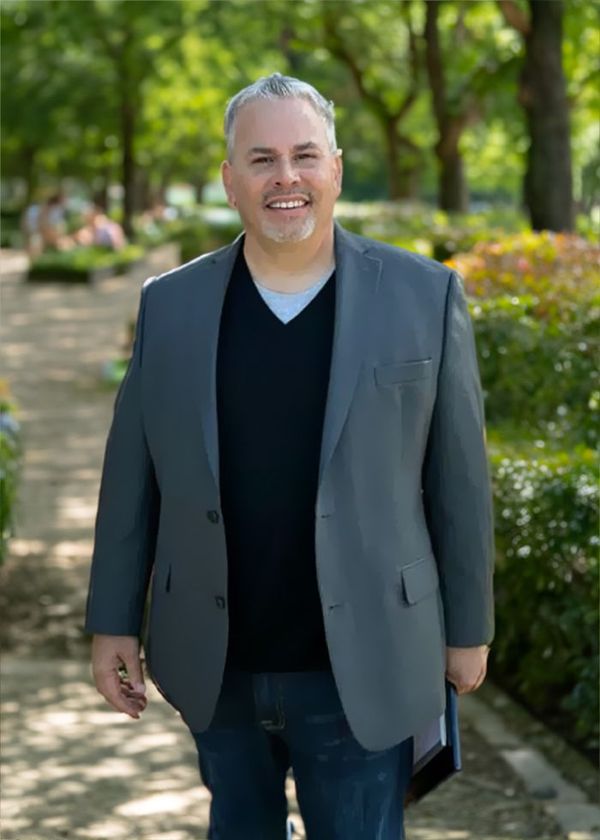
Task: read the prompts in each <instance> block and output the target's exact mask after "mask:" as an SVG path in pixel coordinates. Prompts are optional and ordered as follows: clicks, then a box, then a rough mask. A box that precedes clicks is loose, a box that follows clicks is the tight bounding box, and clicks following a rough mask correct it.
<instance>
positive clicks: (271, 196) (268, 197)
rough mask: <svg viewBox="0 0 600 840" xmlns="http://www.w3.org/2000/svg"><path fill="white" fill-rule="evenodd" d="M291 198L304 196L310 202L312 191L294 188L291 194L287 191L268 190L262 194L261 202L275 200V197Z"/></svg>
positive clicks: (266, 202)
mask: <svg viewBox="0 0 600 840" xmlns="http://www.w3.org/2000/svg"><path fill="white" fill-rule="evenodd" d="M291 198H305V199H306V200H307V201H310V202H312V200H313V197H312V193H310V192H306V191H305V190H296V191H295V192H293V193H291V194H290V193H288V192H270V193H266V194H265V195H264V196H263V204H268V203H269V202H270V201H276V200H277V199H282V200H286V199H291Z"/></svg>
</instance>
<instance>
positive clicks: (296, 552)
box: [217, 249, 335, 672]
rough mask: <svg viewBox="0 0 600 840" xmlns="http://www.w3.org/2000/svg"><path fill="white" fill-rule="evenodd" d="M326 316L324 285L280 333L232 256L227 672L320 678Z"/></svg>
mask: <svg viewBox="0 0 600 840" xmlns="http://www.w3.org/2000/svg"><path fill="white" fill-rule="evenodd" d="M334 310H335V274H333V275H332V276H331V277H330V278H329V280H328V281H327V283H326V284H325V285H324V287H323V288H322V289H321V290H320V291H319V293H318V294H317V295H316V297H315V298H314V299H313V300H312V301H311V302H310V303H309V304H308V305H307V306H306V307H305V309H303V310H302V311H301V312H300V314H299V315H297V316H296V317H295V318H293V319H292V320H291V321H290V322H289V323H287V324H284V323H282V322H281V321H280V320H279V319H278V318H277V316H276V315H275V314H274V313H272V312H271V310H270V309H269V307H268V306H267V304H266V303H265V302H264V301H263V299H262V297H261V296H260V293H259V291H258V290H257V289H256V287H255V285H254V283H253V281H252V278H251V276H250V273H249V271H248V267H247V265H246V261H245V259H244V257H243V253H242V249H240V254H239V256H238V258H237V261H236V264H235V266H234V269H233V272H232V276H231V280H230V282H229V286H228V289H227V293H226V296H225V301H224V306H223V313H222V316H221V326H220V332H219V345H218V355H217V407H218V427H219V460H220V484H221V506H222V511H223V518H224V525H225V536H226V540H227V557H228V566H229V583H228V599H229V650H228V666H229V667H233V668H239V669H242V670H247V671H253V672H260V671H263V672H264V671H304V670H313V669H322V668H329V667H330V665H329V658H328V655H327V648H326V644H325V633H324V627H323V616H322V612H321V603H320V599H319V593H318V586H317V576H316V567H315V502H316V494H317V482H318V470H319V458H320V451H321V435H322V431H323V418H324V413H325V404H326V399H327V387H328V383H329V368H330V362H331V347H332V340H333V323H334Z"/></svg>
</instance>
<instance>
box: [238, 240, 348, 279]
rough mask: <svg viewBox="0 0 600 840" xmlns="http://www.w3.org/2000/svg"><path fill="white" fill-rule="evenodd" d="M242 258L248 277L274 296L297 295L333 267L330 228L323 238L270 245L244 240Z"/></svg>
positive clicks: (266, 241) (265, 241)
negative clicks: (288, 293)
mask: <svg viewBox="0 0 600 840" xmlns="http://www.w3.org/2000/svg"><path fill="white" fill-rule="evenodd" d="M244 257H245V258H246V263H247V265H248V268H249V269H250V274H251V275H252V277H253V278H254V279H255V280H256V281H257V282H258V283H260V284H261V285H263V286H266V287H267V288H269V289H272V290H273V291H275V292H301V291H304V289H308V288H310V286H312V285H314V283H317V282H318V281H319V280H321V279H322V278H323V277H324V276H325V275H327V274H329V273H331V272H332V271H333V268H334V266H335V258H334V239H333V225H332V227H331V230H330V231H328V232H327V234H326V235H325V236H324V237H321V238H320V239H317V240H315V239H314V237H313V236H311V237H309V238H308V239H305V240H303V241H302V242H272V241H269V240H260V241H259V240H257V239H256V238H254V237H251V236H250V237H249V236H248V235H246V236H245V237H244Z"/></svg>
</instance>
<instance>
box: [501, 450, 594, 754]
mask: <svg viewBox="0 0 600 840" xmlns="http://www.w3.org/2000/svg"><path fill="white" fill-rule="evenodd" d="M516 448H517V449H518V448H519V444H517V445H516ZM491 449H492V450H495V451H494V452H493V455H492V467H493V485H494V497H495V520H496V521H495V529H496V547H497V568H496V576H495V589H496V637H495V640H494V645H493V648H492V651H493V656H492V673H494V674H495V675H496V676H499V677H500V678H501V679H502V681H503V682H504V683H505V684H507V685H508V686H510V687H511V688H512V689H513V690H515V691H517V692H518V693H519V694H520V695H521V696H522V697H523V698H524V700H525V701H526V703H527V704H528V705H529V706H530V707H531V708H533V709H534V710H536V711H537V712H538V713H541V714H544V715H546V716H549V717H551V718H554V719H555V720H556V719H557V718H560V719H561V721H562V726H563V729H564V728H565V724H566V728H568V729H570V730H571V731H572V732H573V733H574V735H575V738H576V739H577V741H578V742H579V743H580V744H581V745H582V746H584V747H586V748H589V749H593V748H596V747H597V746H598V679H599V675H598V662H599V660H598V597H599V571H598V545H599V542H600V540H599V538H598V535H597V511H598V486H597V482H596V478H595V473H596V469H597V465H596V459H595V455H594V453H593V451H591V450H586V449H584V448H581V447H580V448H578V449H576V450H572V451H570V452H562V453H555V454H553V455H542V454H540V452H539V451H538V453H537V454H534V453H533V450H530V451H528V450H527V449H526V447H525V446H524V445H523V443H521V444H520V450H521V455H520V457H518V456H517V455H516V453H515V451H514V449H515V447H514V446H513V451H512V452H511V453H510V455H509V456H508V457H507V454H506V452H503V451H502V446H501V447H499V448H498V447H497V446H496V447H494V446H492V447H491Z"/></svg>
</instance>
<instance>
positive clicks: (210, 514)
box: [206, 510, 221, 525]
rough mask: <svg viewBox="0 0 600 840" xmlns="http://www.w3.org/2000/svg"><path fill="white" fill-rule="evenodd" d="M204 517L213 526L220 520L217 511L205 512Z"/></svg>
mask: <svg viewBox="0 0 600 840" xmlns="http://www.w3.org/2000/svg"><path fill="white" fill-rule="evenodd" d="M206 516H207V519H208V521H209V522H212V524H213V525H216V524H217V522H218V521H219V519H220V518H221V517H220V516H219V511H218V510H207V511H206Z"/></svg>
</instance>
